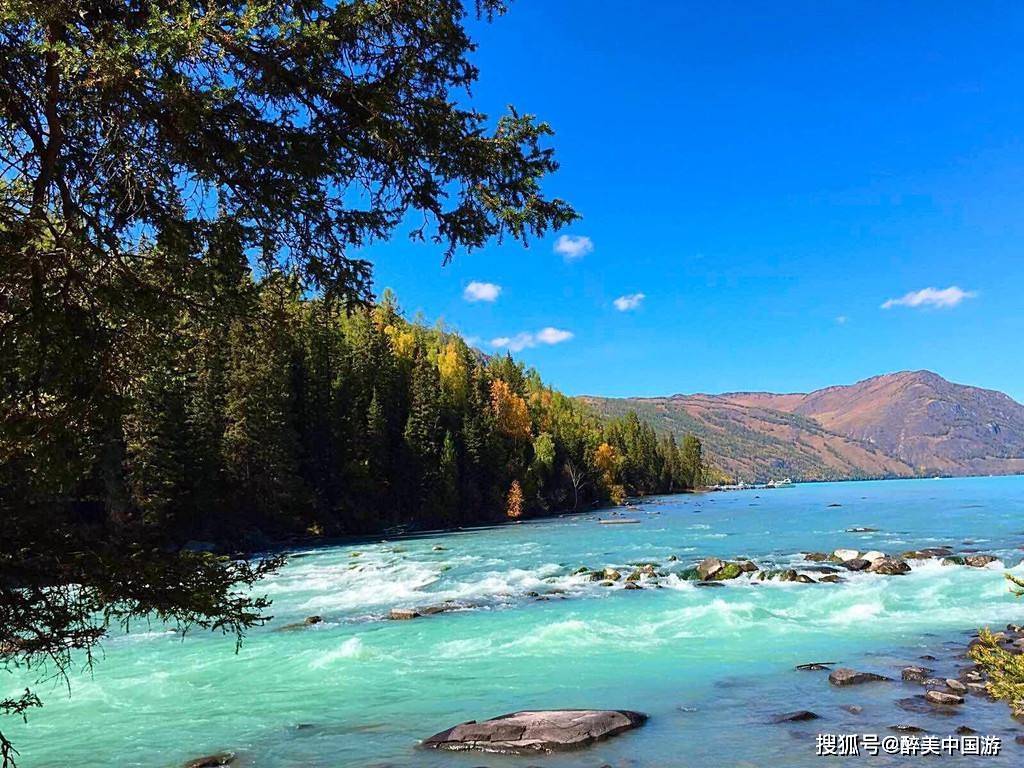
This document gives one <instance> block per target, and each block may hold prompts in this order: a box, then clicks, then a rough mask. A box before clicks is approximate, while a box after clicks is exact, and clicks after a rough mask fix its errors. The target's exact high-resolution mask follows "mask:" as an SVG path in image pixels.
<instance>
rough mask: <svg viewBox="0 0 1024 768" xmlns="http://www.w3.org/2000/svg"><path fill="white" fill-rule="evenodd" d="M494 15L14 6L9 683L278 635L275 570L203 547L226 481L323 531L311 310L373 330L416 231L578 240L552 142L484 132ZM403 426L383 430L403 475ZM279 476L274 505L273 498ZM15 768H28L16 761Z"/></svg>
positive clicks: (498, 5)
mask: <svg viewBox="0 0 1024 768" xmlns="http://www.w3.org/2000/svg"><path fill="white" fill-rule="evenodd" d="M467 5H468V4H467V3H463V2H458V1H455V0H378V1H376V2H372V1H370V0H350V1H347V2H346V1H341V2H318V1H316V0H299V1H297V2H248V1H245V0H210V1H209V2H196V0H145V2H140V1H135V0H128V2H124V1H123V0H117V1H116V2H115V0H69V1H68V2H59V3H54V2H47V1H44V0H6V1H5V2H3V3H0V110H2V112H3V117H4V119H3V122H2V123H0V163H2V169H0V518H2V519H3V521H4V531H3V536H2V537H0V657H2V659H3V660H4V662H5V663H6V662H11V661H12V660H13V663H17V664H29V665H32V666H33V668H35V669H39V668H40V665H45V664H46V663H49V664H51V665H53V664H55V665H56V668H57V670H58V671H59V670H63V669H64V668H66V666H67V664H68V661H69V659H70V658H71V654H73V653H84V654H86V655H88V654H89V652H90V650H91V649H92V648H93V647H94V645H95V643H96V642H97V641H98V640H99V639H100V638H101V637H102V636H103V634H104V633H105V632H106V631H107V628H108V626H109V625H110V624H112V623H117V622H127V621H129V620H131V619H133V618H135V617H142V616H152V615H156V616H157V617H158V618H160V619H162V620H167V621H170V622H178V623H180V624H182V625H183V626H192V625H198V626H205V627H211V628H215V629H216V628H220V629H225V630H227V631H232V632H235V633H236V634H237V635H238V636H239V637H240V636H241V633H242V632H243V631H244V630H245V628H246V627H248V626H251V625H252V624H253V623H256V622H258V621H260V620H261V618H262V617H263V615H264V609H265V607H266V603H265V602H263V601H262V600H260V599H259V598H256V597H252V596H250V595H249V593H248V592H246V591H245V589H244V587H245V586H246V585H250V584H252V583H253V582H254V581H255V580H256V579H257V578H259V576H261V575H262V574H263V573H265V572H267V570H270V569H272V568H273V567H274V564H275V563H274V561H273V560H267V561H263V562H261V563H253V564H250V563H247V562H246V561H243V560H234V559H221V558H218V557H215V556H213V555H210V554H204V553H202V552H195V551H191V550H189V549H180V548H179V547H178V544H180V543H181V542H180V541H179V540H178V539H177V538H176V536H177V532H178V531H185V530H190V529H196V528H197V526H198V519H191V520H190V519H189V518H190V516H191V517H192V518H196V517H197V515H199V512H197V510H201V509H203V508H204V507H203V504H206V503H208V502H209V500H208V499H204V498H203V497H202V495H201V492H202V489H203V488H205V487H210V486H209V485H208V484H209V483H211V482H212V481H217V480H219V479H221V478H220V476H214V477H209V476H203V475H202V473H204V472H207V473H214V472H220V471H224V472H225V473H227V474H226V475H225V477H228V478H229V479H231V481H232V482H237V483H239V484H240V485H241V486H242V487H243V488H244V489H245V491H246V493H248V494H249V495H248V496H246V497H245V498H246V500H247V501H248V502H249V503H251V505H252V507H253V508H254V509H256V510H258V511H262V512H261V513H265V514H270V512H271V509H272V508H273V509H285V510H294V509H297V508H301V507H302V505H303V504H305V503H307V502H308V501H310V499H309V498H308V497H307V496H305V495H304V494H307V493H309V492H310V488H309V485H308V483H304V478H303V477H302V475H301V470H302V469H303V467H307V466H308V463H307V464H300V463H296V459H295V457H296V455H300V456H304V455H305V454H303V450H305V448H306V445H305V444H303V443H302V442H301V440H302V439H306V440H309V439H312V438H310V436H309V435H308V434H305V433H303V432H302V431H301V430H300V429H298V427H296V426H295V425H293V424H291V421H290V420H291V419H292V418H293V417H294V416H295V413H294V409H295V408H296V405H297V401H296V400H295V397H294V392H293V390H292V389H290V388H289V387H287V386H285V384H287V383H289V382H290V381H291V370H290V368H289V362H290V358H289V357H288V355H290V354H291V353H292V352H293V348H292V347H291V346H290V344H291V343H292V337H291V336H290V335H289V334H290V333H292V329H291V327H290V325H289V323H290V322H292V320H293V319H294V318H293V317H292V316H291V315H290V314H289V313H290V309H289V308H288V306H286V305H287V302H286V301H285V300H284V298H283V297H285V296H286V295H289V296H294V295H301V294H314V295H316V296H318V297H319V300H320V301H322V302H324V303H325V304H328V305H332V306H333V305H347V306H354V305H357V304H360V303H367V302H368V301H369V300H370V299H371V283H370V280H371V270H370V265H369V264H368V263H367V262H366V261H365V260H364V259H363V258H362V257H361V255H360V248H362V247H364V246H366V245H367V244H369V243H371V242H373V241H375V240H382V239H386V238H389V237H392V236H393V235H395V234H396V233H398V232H399V231H400V230H401V229H402V228H403V227H404V228H406V230H407V233H408V234H409V235H410V236H412V237H413V238H418V239H423V240H427V241H430V242H432V243H433V246H434V248H435V249H437V250H439V251H440V254H441V256H440V260H441V261H447V260H448V259H450V258H452V256H453V255H454V254H455V253H456V252H457V251H459V250H460V249H473V248H477V247H479V246H481V245H483V244H484V243H485V242H487V241H488V240H490V239H492V238H502V237H506V236H507V237H511V238H514V239H516V240H521V241H523V242H525V241H526V240H527V238H528V237H530V236H535V235H540V234H542V233H544V232H545V231H546V230H547V229H549V228H557V227H559V226H561V225H563V224H565V223H567V222H569V221H571V220H572V219H573V218H574V217H575V213H574V211H573V210H572V209H571V207H570V206H569V205H568V204H566V203H565V202H563V201H561V200H558V199H551V198H548V197H546V196H545V195H544V194H543V192H542V189H541V184H542V181H543V179H544V177H545V176H547V175H548V174H549V173H551V172H552V171H554V170H555V168H556V163H555V160H554V157H553V155H552V151H551V149H550V148H548V147H546V146H545V145H544V141H545V138H546V137H547V136H548V135H549V134H550V129H549V128H548V127H547V126H546V125H545V124H543V123H539V122H537V121H536V120H535V119H534V118H533V117H531V116H529V115H525V114H521V113H518V112H516V111H515V110H511V111H510V112H509V114H508V115H506V116H504V117H501V118H500V119H498V120H496V121H494V120H491V119H490V118H489V117H487V116H486V115H483V114H481V113H480V112H478V111H476V110H475V109H473V108H472V106H470V99H469V94H468V92H469V88H470V86H471V85H472V83H473V82H474V80H475V79H476V77H477V70H476V68H475V67H474V66H473V64H472V63H471V61H470V58H469V57H470V55H471V53H472V51H473V42H472V40H471V39H470V37H469V34H468V32H467V28H466V18H467V14H468V13H476V14H478V15H482V16H485V17H488V18H490V17H492V16H494V15H498V14H501V13H502V12H504V10H505V4H504V3H503V2H500V1H499V0H477V2H476V3H475V4H473V5H472V6H471V7H468V8H467ZM264 280H269V281H270V283H269V284H272V285H274V286H275V291H276V293H274V294H273V295H271V293H272V292H271V291H269V289H266V290H265V289H263V288H258V286H262V285H263V283H262V281H264ZM289 292H290V293H289ZM274 296H276V297H277V299H276V303H275V298H274ZM200 331H201V332H200ZM318 339H319V337H317V336H315V335H310V336H309V337H308V341H309V343H311V344H312V343H314V342H317V340H318ZM305 341H306V337H304V343H305ZM376 341H377V342H379V341H380V340H379V339H377V340H376ZM389 343H392V342H389ZM254 344H258V345H261V346H259V347H254V346H251V345H254ZM247 345H248V346H247ZM183 361H193V362H194V363H195V364H194V365H184V364H183ZM354 364H357V363H354ZM414 369H415V370H422V371H424V372H425V374H426V373H427V369H426V368H424V366H423V364H422V363H417V365H416V366H415V367H414ZM430 375H434V374H430ZM194 376H195V377H198V378H193V377H194ZM424 391H426V389H425V390H424ZM197 393H202V396H200V395H199V394H197ZM314 396H317V397H324V396H325V395H324V393H323V392H314V393H310V398H308V399H304V400H302V401H301V405H302V406H303V407H309V408H313V407H316V403H317V402H318V401H316V400H315V399H314ZM391 396H392V393H391V392H387V391H380V392H374V393H373V394H372V396H371V399H370V402H369V405H368V407H367V418H368V419H369V421H368V425H369V426H368V429H367V433H366V435H367V436H366V439H367V442H368V443H369V444H370V445H371V447H372V450H373V451H376V452H378V453H377V454H375V455H377V456H378V457H379V460H381V461H384V460H386V459H385V458H383V457H386V455H387V451H389V450H391V449H392V448H393V446H391V445H389V444H388V443H387V442H386V441H381V440H379V439H378V437H379V436H378V435H377V433H376V432H375V431H374V430H375V429H377V428H379V426H380V421H381V418H382V416H383V414H386V413H387V409H388V408H389V407H390V405H389V404H388V402H387V398H389V397H391ZM257 405H258V406H259V408H257ZM371 406H372V407H371ZM433 409H434V405H433V404H432V403H430V402H427V401H425V400H424V401H423V402H418V403H417V408H416V411H417V413H422V414H423V415H424V417H425V418H426V417H429V416H430V415H431V413H432V412H433ZM282 425H285V426H287V428H282ZM428 427H429V425H428ZM423 434H426V433H423ZM410 435H411V436H413V437H415V430H414V431H413V432H412V433H410ZM434 437H435V436H433V435H430V436H429V438H430V439H429V440H427V442H430V443H431V445H424V446H422V447H423V448H424V450H426V453H425V454H423V455H424V457H425V458H426V459H430V460H433V457H434V455H435V453H436V451H438V450H439V451H440V454H441V456H442V457H445V456H447V457H448V459H447V464H446V470H445V471H446V472H448V473H449V474H450V469H451V464H452V461H451V454H452V451H451V450H450V448H451V446H450V445H449V441H447V440H445V439H443V438H442V440H441V444H440V447H439V448H438V447H437V446H435V445H433V444H432V442H433V440H434ZM314 442H315V441H314ZM196 445H201V446H203V447H204V452H202V453H200V454H198V455H196V454H193V453H192V452H191V451H192V448H193V447H194V446H196ZM183 446H189V449H188V450H184V449H183ZM446 446H447V447H446ZM214 454H216V455H218V456H220V457H221V458H222V459H223V461H222V462H220V463H217V464H211V463H210V462H208V461H207V462H204V461H203V460H202V459H201V458H200V457H203V456H210V455H214ZM317 460H319V461H324V462H327V461H329V457H323V456H318V458H317ZM271 461H273V462H276V463H274V464H273V465H272V469H273V472H272V476H271V477H269V478H260V477H257V476H256V474H254V472H255V468H256V467H265V466H266V465H267V462H271ZM204 483H206V484H207V485H204ZM317 492H324V493H326V491H322V489H320V488H318V489H317ZM69 585H74V586H69ZM40 673H41V674H42V673H43V672H42V670H40ZM35 703H37V702H36V700H35V699H34V697H33V696H32V695H31V694H29V693H26V695H25V696H24V697H22V698H20V699H17V700H13V699H12V700H5V701H0V711H6V712H13V713H23V712H24V710H25V709H26V707H28V706H31V705H33V704H35ZM0 756H2V759H3V763H4V765H5V766H6V765H8V763H9V762H10V761H11V760H12V758H13V751H12V747H11V745H10V744H9V743H7V742H6V741H5V740H3V739H2V737H0Z"/></svg>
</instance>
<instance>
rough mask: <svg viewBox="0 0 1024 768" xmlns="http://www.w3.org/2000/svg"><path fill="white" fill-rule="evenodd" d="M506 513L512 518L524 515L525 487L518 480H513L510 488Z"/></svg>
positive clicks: (506, 502) (515, 518)
mask: <svg viewBox="0 0 1024 768" xmlns="http://www.w3.org/2000/svg"><path fill="white" fill-rule="evenodd" d="M505 514H506V515H508V517H509V519H510V520H518V519H519V518H520V517H522V515H523V489H522V488H521V487H520V486H519V481H518V480H513V481H512V485H510V486H509V489H508V498H507V499H505Z"/></svg>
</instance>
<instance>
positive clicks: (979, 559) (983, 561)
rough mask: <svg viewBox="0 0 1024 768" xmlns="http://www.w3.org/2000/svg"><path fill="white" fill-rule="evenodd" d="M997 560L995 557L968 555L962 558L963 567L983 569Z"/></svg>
mask: <svg viewBox="0 0 1024 768" xmlns="http://www.w3.org/2000/svg"><path fill="white" fill-rule="evenodd" d="M998 559H999V558H998V557H996V556H995V555H968V556H967V557H965V558H964V565H969V566H971V568H984V567H985V566H986V565H988V564H989V563H994V562H995V561H996V560H998Z"/></svg>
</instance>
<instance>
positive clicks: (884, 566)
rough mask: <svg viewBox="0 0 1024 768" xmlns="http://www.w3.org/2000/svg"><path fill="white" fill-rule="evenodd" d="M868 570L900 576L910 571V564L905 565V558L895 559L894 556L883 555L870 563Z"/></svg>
mask: <svg viewBox="0 0 1024 768" xmlns="http://www.w3.org/2000/svg"><path fill="white" fill-rule="evenodd" d="M868 570H869V571H871V572H872V573H881V574H883V575H885V576H902V575H903V574H905V573H910V566H909V565H907V561H906V560H897V559H896V558H895V557H883V558H881V559H879V560H875V561H874V562H873V563H871V565H870V566H869V567H868Z"/></svg>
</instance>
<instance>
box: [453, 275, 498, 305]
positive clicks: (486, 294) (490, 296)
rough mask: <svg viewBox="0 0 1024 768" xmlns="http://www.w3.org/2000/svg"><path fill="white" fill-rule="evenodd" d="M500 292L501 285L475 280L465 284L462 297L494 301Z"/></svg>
mask: <svg viewBox="0 0 1024 768" xmlns="http://www.w3.org/2000/svg"><path fill="white" fill-rule="evenodd" d="M500 293H501V286H500V285H496V284H494V283H481V282H478V281H476V280H474V281H473V282H471V283H470V284H469V285H467V286H466V288H465V290H464V291H463V292H462V298H464V299H465V300H466V301H471V302H476V301H495V300H496V299H497V298H498V294H500Z"/></svg>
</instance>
